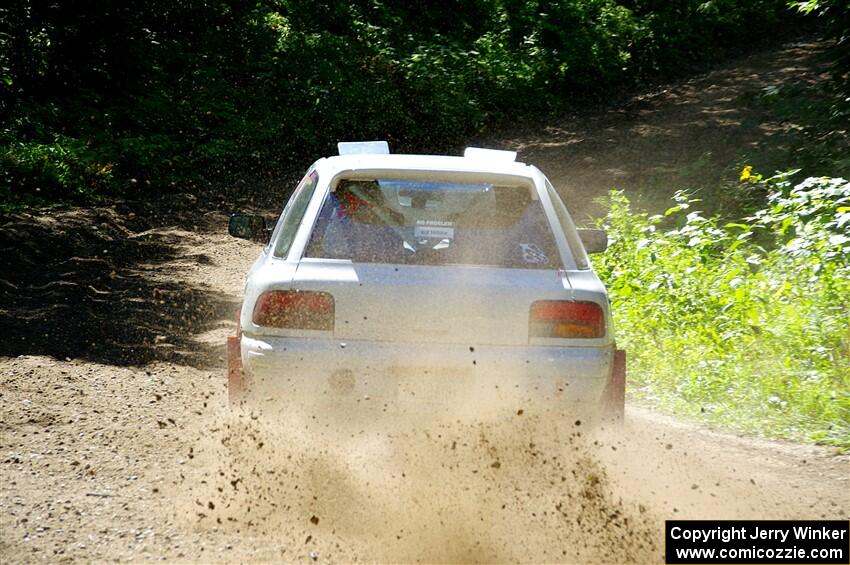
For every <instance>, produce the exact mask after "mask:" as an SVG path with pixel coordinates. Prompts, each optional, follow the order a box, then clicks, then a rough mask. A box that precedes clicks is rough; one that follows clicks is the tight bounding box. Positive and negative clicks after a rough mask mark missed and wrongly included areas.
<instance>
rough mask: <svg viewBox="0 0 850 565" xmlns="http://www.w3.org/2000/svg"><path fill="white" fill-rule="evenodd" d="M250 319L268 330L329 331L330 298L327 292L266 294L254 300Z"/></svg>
mask: <svg viewBox="0 0 850 565" xmlns="http://www.w3.org/2000/svg"><path fill="white" fill-rule="evenodd" d="M253 319H254V323H255V324H257V325H258V326H267V327H272V328H291V329H298V330H333V329H334V298H333V296H331V295H330V294H328V293H327V292H315V291H310V290H270V291H268V292H264V293H263V294H261V295H260V297H259V298H258V299H257V303H256V305H255V306H254V316H253Z"/></svg>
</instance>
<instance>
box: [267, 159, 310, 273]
mask: <svg viewBox="0 0 850 565" xmlns="http://www.w3.org/2000/svg"><path fill="white" fill-rule="evenodd" d="M318 184H319V173H317V172H316V171H309V172H308V173H307V174H306V175H305V176H304V178H303V179H301V182H300V183H298V186H297V187H296V188H295V192H294V193H293V194H292V197H291V198H290V199H289V202H288V203H287V205H286V207H285V208H284V209H283V212H282V213H281V219H280V227H279V228H278V233H277V234H275V236H276V237H273V238H272V241H273V242H275V243H274V256H275V257H281V258H283V257H286V255H287V254H288V253H289V248H290V247H292V242H293V241H294V240H295V234H296V233H297V232H298V227H299V226H300V225H301V220H302V218H303V217H304V212H306V211H307V206H309V205H310V200H311V199H312V198H313V192H315V190H316V186H317V185H318Z"/></svg>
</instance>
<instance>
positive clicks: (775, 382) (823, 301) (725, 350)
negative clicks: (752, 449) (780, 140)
mask: <svg viewBox="0 0 850 565" xmlns="http://www.w3.org/2000/svg"><path fill="white" fill-rule="evenodd" d="M794 178H795V174H794V173H788V174H783V175H779V176H776V177H772V178H769V179H762V178H761V177H760V176H759V175H757V174H754V173H753V172H752V170H751V168H750V167H747V168H745V169H744V171H743V172H742V174H741V183H742V187H741V190H743V191H750V192H753V193H756V194H757V196H756V197H755V198H758V199H761V200H763V201H764V203H765V204H764V206H763V207H761V208H758V209H756V210H755V211H754V212H753V213H752V214H750V215H749V216H747V217H746V218H744V219H742V220H740V221H739V222H725V221H722V220H720V219H719V218H716V217H714V218H712V217H705V216H704V215H703V214H702V213H701V212H700V211H699V210H700V208H699V206H700V202H699V201H698V200H695V199H692V198H690V197H689V196H688V195H687V194H685V193H679V194H678V195H677V197H676V201H675V202H674V203H673V205H672V206H671V207H670V208H669V209H668V210H667V211H666V212H665V213H664V214H659V215H653V216H649V215H647V214H644V213H640V212H638V211H636V210H634V209H632V208H631V207H630V205H629V201H628V200H627V199H626V197H625V196H624V195H623V194H622V193H621V192H617V191H615V192H612V193H611V198H610V206H611V208H610V212H609V214H608V216H607V217H606V218H605V219H604V220H603V222H602V223H603V224H604V226H605V227H606V228H607V229H608V230H609V235H610V237H611V242H612V244H611V247H610V249H609V250H608V251H607V252H606V253H605V254H604V255H603V256H601V257H600V258H599V259H597V260H596V261H595V265H596V267H597V268H598V269H599V271H600V275H601V276H602V277H603V279H604V280H605V282H606V283H607V285H608V288H609V290H610V292H611V297H612V300H613V304H614V316H615V322H616V327H617V332H618V333H617V338H618V341H619V342H620V344H621V346H622V347H625V349H626V350H628V352H629V355H630V357H629V364H630V365H629V378H630V388H629V390H630V393H631V395H632V396H633V397H634V398H635V399H640V400H642V401H645V402H648V403H650V404H652V405H656V406H659V407H662V408H664V409H667V410H670V411H673V412H676V413H680V414H684V415H687V416H689V417H692V418H696V419H700V420H703V421H709V422H714V423H718V424H721V425H724V426H727V427H731V428H733V429H738V430H743V431H749V432H757V433H760V434H765V435H769V436H775V437H783V438H790V439H797V440H807V441H815V442H818V443H825V444H831V445H835V446H838V447H840V448H843V449H848V448H850V301H848V297H850V181H847V180H844V179H840V178H826V177H824V178H814V177H812V178H807V179H804V180H797V181H795V180H793V179H794Z"/></svg>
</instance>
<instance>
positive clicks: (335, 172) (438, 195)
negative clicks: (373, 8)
mask: <svg viewBox="0 0 850 565" xmlns="http://www.w3.org/2000/svg"><path fill="white" fill-rule="evenodd" d="M339 149H340V151H339V155H338V156H334V157H329V158H323V159H319V160H318V161H316V162H315V163H314V164H313V166H311V167H310V168H309V170H308V171H307V173H306V175H305V176H304V178H303V180H302V181H301V183H300V184H299V185H298V187H297V188H296V189H295V191H294V193H293V194H292V196H291V198H290V199H289V202H288V203H287V204H286V207H285V208H284V209H283V213H282V214H281V215H280V219H279V220H278V221H277V224H276V225H275V226H274V228H273V229H271V230H268V229H266V226H265V221H264V220H263V218H262V217H260V216H256V215H251V214H241V213H237V214H233V215H232V217H231V218H230V225H229V231H230V234H231V235H233V236H235V237H241V238H245V239H253V240H260V241H262V242H263V243H265V244H266V245H265V247H264V248H263V250H262V252H261V253H260V256H259V257H258V258H257V260H256V262H255V263H254V265H253V266H252V267H251V270H250V272H249V273H248V278H247V284H246V286H245V297H244V302H243V305H242V309H241V314H240V317H239V326H238V330H237V335H236V336H233V337H231V338H229V341H228V386H229V391H230V398H231V401H232V402H235V401H242V400H244V399H246V398H252V397H253V398H255V399H258V400H259V399H262V400H264V401H270V400H275V399H277V398H288V399H293V398H297V399H298V402H300V403H302V404H303V403H305V402H306V403H309V404H310V405H311V407H321V408H323V409H325V410H331V411H335V410H341V409H343V407H344V406H346V405H347V406H348V407H352V406H353V407H357V408H362V409H367V408H368V407H370V406H371V407H378V408H379V409H380V410H382V411H387V410H388V409H390V410H391V409H392V408H393V407H394V406H395V405H399V404H405V403H408V402H413V403H414V404H417V405H419V406H424V407H426V408H425V409H426V410H438V409H446V408H448V409H450V410H451V411H452V412H453V413H458V412H462V411H463V410H464V407H465V406H466V407H472V406H477V407H480V406H482V405H486V406H491V407H499V408H507V409H510V410H515V411H519V412H520V413H522V411H523V410H525V411H527V410H529V408H534V407H541V408H542V407H545V408H547V409H552V408H555V409H557V410H561V411H563V412H566V413H570V412H573V411H577V410H580V409H582V408H584V409H590V411H591V412H595V413H599V414H601V413H606V414H608V415H610V416H613V417H615V418H617V417H621V415H622V411H623V398H624V388H625V355H624V353H623V352H622V351H619V350H617V349H616V347H615V343H614V338H613V335H612V327H611V313H610V306H609V300H608V295H607V293H606V291H605V288H604V286H603V285H602V283H601V282H600V280H599V278H598V277H597V276H596V274H595V273H594V271H593V269H592V267H591V263H590V261H589V260H588V257H587V252H586V250H587V251H590V252H594V251H602V250H604V249H605V246H606V245H607V239H606V236H605V233H604V232H602V231H600V230H577V229H576V227H575V225H574V223H573V221H572V219H571V218H570V215H569V213H568V212H567V209H566V207H565V206H564V204H563V202H562V201H561V199H560V198H559V197H558V194H557V193H556V191H555V189H554V188H553V187H552V184H551V183H550V182H549V180H548V179H547V178H546V177H545V176H544V175H543V173H542V172H540V170H539V169H537V168H536V167H534V166H531V165H526V164H524V163H519V162H516V153H514V152H509V151H496V150H489V149H478V148H468V149H467V150H466V151H465V153H464V156H463V157H450V156H431V155H392V154H390V153H389V149H388V146H387V144H386V142H350V143H340V144H339Z"/></svg>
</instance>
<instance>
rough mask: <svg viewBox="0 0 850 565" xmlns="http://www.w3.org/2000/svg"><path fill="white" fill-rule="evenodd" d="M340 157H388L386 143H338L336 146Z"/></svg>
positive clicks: (388, 146) (388, 145) (388, 152)
mask: <svg viewBox="0 0 850 565" xmlns="http://www.w3.org/2000/svg"><path fill="white" fill-rule="evenodd" d="M336 146H337V149H338V150H339V154H340V155H389V154H390V144H389V143H387V142H386V141H340V142H339V143H337V144H336Z"/></svg>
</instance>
